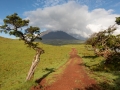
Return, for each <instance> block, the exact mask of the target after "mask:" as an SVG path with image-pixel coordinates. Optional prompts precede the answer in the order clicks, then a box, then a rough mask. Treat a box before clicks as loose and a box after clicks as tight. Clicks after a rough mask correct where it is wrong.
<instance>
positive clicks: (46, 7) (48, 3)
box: [0, 0, 120, 38]
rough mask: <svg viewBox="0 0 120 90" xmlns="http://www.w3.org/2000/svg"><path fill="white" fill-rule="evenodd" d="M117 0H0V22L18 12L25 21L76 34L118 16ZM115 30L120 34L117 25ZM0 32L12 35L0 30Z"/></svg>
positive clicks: (98, 28)
mask: <svg viewBox="0 0 120 90" xmlns="http://www.w3.org/2000/svg"><path fill="white" fill-rule="evenodd" d="M119 8H120V1H119V0H1V1H0V11H1V13H0V25H2V24H3V19H4V18H5V17H6V16H7V15H11V14H13V13H18V15H19V16H20V17H21V18H23V19H29V20H30V23H29V25H32V26H37V27H40V30H41V32H43V31H46V30H52V31H60V30H61V31H64V32H67V33H68V34H70V35H73V36H74V37H76V38H80V37H81V36H82V37H85V38H86V37H89V36H90V35H91V34H92V33H95V32H99V31H101V30H104V29H107V28H108V27H109V26H111V25H113V24H115V17H118V16H120V10H119ZM117 27H118V30H117V31H116V32H115V33H116V34H118V33H119V34H120V29H119V28H120V27H119V26H117ZM0 36H4V37H10V38H14V37H12V36H9V35H7V34H4V33H0Z"/></svg>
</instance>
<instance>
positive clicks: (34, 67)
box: [26, 48, 44, 81]
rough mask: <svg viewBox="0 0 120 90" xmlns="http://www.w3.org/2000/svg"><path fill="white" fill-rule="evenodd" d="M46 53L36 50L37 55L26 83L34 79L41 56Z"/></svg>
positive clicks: (39, 49)
mask: <svg viewBox="0 0 120 90" xmlns="http://www.w3.org/2000/svg"><path fill="white" fill-rule="evenodd" d="M43 52H44V51H43V50H42V49H41V48H37V49H36V55H35V56H34V59H33V61H32V65H31V67H30V69H29V72H28V75H27V77H26V81H28V80H31V79H32V77H33V76H34V72H35V69H36V67H37V65H38V63H39V61H40V55H41V54H42V53H43Z"/></svg>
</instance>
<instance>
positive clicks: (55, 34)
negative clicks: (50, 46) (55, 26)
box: [42, 31, 77, 40]
mask: <svg viewBox="0 0 120 90" xmlns="http://www.w3.org/2000/svg"><path fill="white" fill-rule="evenodd" d="M42 39H43V40H44V39H65V40H77V39H76V38H74V37H72V36H71V35H69V34H67V33H65V32H63V31H56V32H49V33H47V34H45V35H43V36H42Z"/></svg>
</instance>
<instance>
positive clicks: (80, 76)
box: [32, 48, 101, 90]
mask: <svg viewBox="0 0 120 90" xmlns="http://www.w3.org/2000/svg"><path fill="white" fill-rule="evenodd" d="M86 72H87V70H86V69H85V67H84V66H83V63H82V59H81V57H79V56H78V55H77V50H76V49H75V48H72V51H71V52H70V58H69V60H68V62H67V63H66V64H65V69H64V71H63V73H61V74H59V75H57V76H56V75H55V77H56V78H57V79H56V81H55V82H53V83H52V84H50V85H47V84H46V80H45V79H43V80H42V81H41V82H39V85H38V86H34V87H32V90H101V89H100V88H99V87H98V86H97V85H96V81H95V80H94V79H92V78H90V77H89V76H88V74H87V73H86Z"/></svg>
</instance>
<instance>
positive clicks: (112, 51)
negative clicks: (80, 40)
mask: <svg viewBox="0 0 120 90" xmlns="http://www.w3.org/2000/svg"><path fill="white" fill-rule="evenodd" d="M119 22H120V18H119V17H118V18H116V23H117V24H118V25H119ZM115 30H117V28H116V25H113V26H110V27H109V28H108V29H106V30H104V31H100V32H98V33H94V34H92V35H91V37H90V38H89V39H88V40H87V41H86V43H87V44H90V45H92V47H93V49H94V52H95V54H96V55H98V56H103V57H104V58H105V59H106V61H105V65H106V66H108V65H112V66H113V67H114V69H116V70H120V67H119V66H120V34H117V35H114V31H115ZM112 69H113V68H112Z"/></svg>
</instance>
